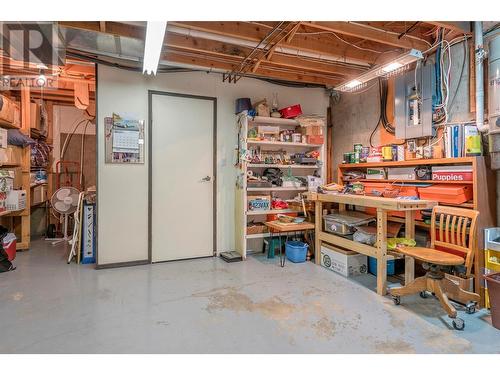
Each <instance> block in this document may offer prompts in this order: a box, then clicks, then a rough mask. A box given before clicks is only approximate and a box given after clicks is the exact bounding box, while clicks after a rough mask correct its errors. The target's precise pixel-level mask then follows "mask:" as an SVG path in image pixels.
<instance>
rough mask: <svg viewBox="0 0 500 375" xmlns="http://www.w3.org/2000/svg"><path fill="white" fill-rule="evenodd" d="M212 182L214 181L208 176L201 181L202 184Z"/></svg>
mask: <svg viewBox="0 0 500 375" xmlns="http://www.w3.org/2000/svg"><path fill="white" fill-rule="evenodd" d="M210 180H212V177H210V176H206V177H203V178H202V179H201V182H210Z"/></svg>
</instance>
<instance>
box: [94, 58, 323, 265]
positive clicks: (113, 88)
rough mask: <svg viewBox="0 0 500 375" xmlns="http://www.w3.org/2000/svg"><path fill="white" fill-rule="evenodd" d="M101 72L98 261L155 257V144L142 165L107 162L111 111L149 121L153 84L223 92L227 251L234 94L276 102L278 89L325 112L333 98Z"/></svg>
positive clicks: (222, 230) (222, 210)
mask: <svg viewBox="0 0 500 375" xmlns="http://www.w3.org/2000/svg"><path fill="white" fill-rule="evenodd" d="M97 75H98V80H97V87H98V89H97V111H98V114H97V116H98V126H97V129H98V135H97V137H98V263H99V265H106V264H109V263H121V262H131V261H140V260H144V259H147V257H148V251H147V249H148V244H147V239H148V223H147V219H148V195H147V194H148V183H147V182H148V160H147V147H148V145H146V160H145V164H143V165H115V164H105V163H104V129H103V128H104V126H103V122H104V117H106V116H110V115H111V114H112V113H113V112H115V113H119V114H127V113H128V114H130V115H132V116H134V117H136V118H139V119H144V120H145V121H146V123H147V120H148V90H159V91H169V92H179V93H185V94H193V95H204V96H212V97H216V98H217V106H218V108H217V251H218V252H220V251H225V250H231V249H233V248H234V189H235V187H234V186H235V178H236V169H235V168H234V166H233V163H234V160H235V153H234V148H235V146H236V144H237V127H236V117H235V114H234V102H235V99H236V98H239V97H250V98H252V100H257V99H261V98H267V99H268V100H269V101H270V100H271V99H272V94H273V93H274V92H276V93H278V100H279V104H280V106H287V105H291V104H295V103H300V104H301V105H302V109H303V112H304V113H310V114H322V115H326V108H327V106H328V96H327V94H326V92H325V90H323V89H317V88H291V87H285V86H278V85H274V84H270V83H267V82H263V81H259V80H255V79H250V78H242V79H241V80H240V81H238V83H237V84H232V83H231V84H229V83H224V82H222V77H221V75H220V74H215V73H210V74H208V73H204V72H185V73H168V74H159V75H158V76H156V77H147V76H144V75H142V74H140V73H136V72H130V71H126V70H120V69H116V68H111V67H107V66H102V65H99V66H98V73H97ZM146 139H147V134H146ZM188 151H189V150H186V152H188ZM153 236H154V233H153Z"/></svg>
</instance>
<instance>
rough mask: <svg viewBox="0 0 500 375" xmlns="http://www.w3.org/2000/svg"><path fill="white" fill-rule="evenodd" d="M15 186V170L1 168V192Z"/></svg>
mask: <svg viewBox="0 0 500 375" xmlns="http://www.w3.org/2000/svg"><path fill="white" fill-rule="evenodd" d="M13 187H14V171H9V170H6V169H0V192H3V193H5V192H8V191H10V190H12V189H13Z"/></svg>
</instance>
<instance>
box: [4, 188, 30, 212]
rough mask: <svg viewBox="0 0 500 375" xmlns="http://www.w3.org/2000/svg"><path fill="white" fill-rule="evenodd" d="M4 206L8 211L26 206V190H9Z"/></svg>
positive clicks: (22, 208)
mask: <svg viewBox="0 0 500 375" xmlns="http://www.w3.org/2000/svg"><path fill="white" fill-rule="evenodd" d="M5 208H6V209H7V210H9V211H19V210H24V209H25V208H26V190H11V191H9V192H8V193H7V199H6V200H5Z"/></svg>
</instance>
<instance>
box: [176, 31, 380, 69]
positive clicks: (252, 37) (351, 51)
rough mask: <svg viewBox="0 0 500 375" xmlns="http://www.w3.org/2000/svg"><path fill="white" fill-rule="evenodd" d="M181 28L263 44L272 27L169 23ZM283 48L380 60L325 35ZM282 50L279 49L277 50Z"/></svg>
mask: <svg viewBox="0 0 500 375" xmlns="http://www.w3.org/2000/svg"><path fill="white" fill-rule="evenodd" d="M170 25H171V26H178V27H181V28H185V29H190V30H197V31H204V32H209V33H214V34H218V35H223V36H229V37H233V38H240V39H243V40H247V41H252V42H260V41H261V40H262V39H263V38H264V37H265V36H266V34H267V33H268V32H269V30H270V29H271V28H272V26H269V27H268V26H267V25H260V24H258V25H257V24H252V23H248V22H206V21H197V22H191V21H186V22H184V21H182V22H169V26H170ZM282 47H284V48H292V49H296V50H300V51H305V52H309V53H314V54H317V55H318V56H321V55H323V56H334V57H337V58H339V59H341V60H343V61H346V62H351V63H365V64H366V63H369V64H372V63H373V62H374V61H376V60H377V58H378V57H379V55H380V54H379V53H375V52H371V51H366V50H360V49H357V48H352V46H350V45H348V44H346V43H343V42H341V41H340V40H338V39H336V38H335V37H333V36H332V37H331V38H325V36H324V35H317V34H309V35H307V34H302V33H298V32H297V33H295V35H294V37H293V39H292V40H291V41H290V42H286V41H285V42H284V43H282ZM278 51H279V48H278Z"/></svg>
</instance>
